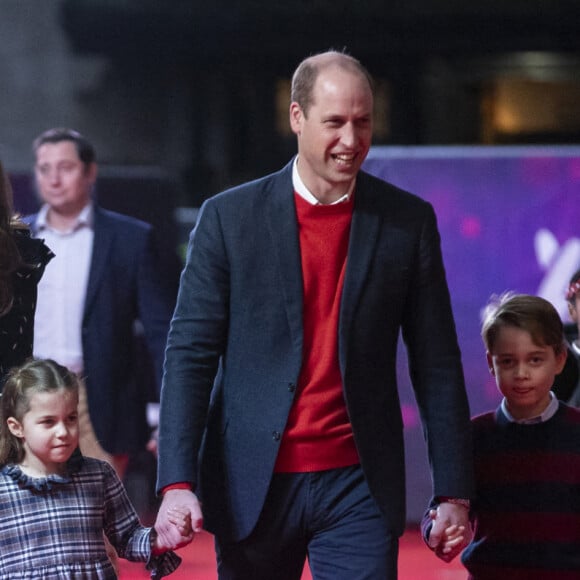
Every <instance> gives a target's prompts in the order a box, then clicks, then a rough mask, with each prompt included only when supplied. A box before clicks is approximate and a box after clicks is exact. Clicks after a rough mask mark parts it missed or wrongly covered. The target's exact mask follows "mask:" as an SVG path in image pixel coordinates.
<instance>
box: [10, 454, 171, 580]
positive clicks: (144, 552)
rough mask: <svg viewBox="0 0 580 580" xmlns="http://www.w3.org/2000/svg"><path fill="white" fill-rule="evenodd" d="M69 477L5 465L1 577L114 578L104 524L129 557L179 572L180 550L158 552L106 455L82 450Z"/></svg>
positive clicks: (158, 572) (163, 571)
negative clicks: (95, 456) (29, 472)
mask: <svg viewBox="0 0 580 580" xmlns="http://www.w3.org/2000/svg"><path fill="white" fill-rule="evenodd" d="M67 465H68V468H69V469H68V474H67V475H66V476H65V477H61V476H58V475H50V476H48V477H45V478H32V477H29V476H27V475H25V474H24V473H23V472H22V471H21V469H20V468H19V467H18V466H17V465H6V466H4V467H3V468H2V470H1V471H0V578H3V579H4V578H9V579H10V580H18V579H21V578H36V579H38V578H43V579H61V580H65V579H66V580H80V579H82V580H93V579H94V580H114V579H116V578H117V576H116V574H115V571H114V569H113V566H112V565H111V563H110V561H109V558H108V557H107V552H106V549H105V543H104V541H103V532H104V533H105V534H106V535H107V537H108V538H109V540H110V542H111V544H112V545H113V546H114V547H115V549H116V550H117V552H118V554H119V556H120V557H121V558H125V559H127V560H131V561H133V562H146V567H147V569H148V570H150V571H151V577H152V578H162V577H163V576H166V575H167V574H170V573H171V572H173V571H174V570H175V569H176V568H177V566H178V565H179V563H180V562H181V559H180V558H179V556H177V555H176V554H175V553H173V552H166V553H165V554H162V555H160V556H155V557H153V556H152V555H151V541H150V540H151V537H150V535H151V528H145V527H143V526H142V525H141V523H140V522H139V518H138V516H137V514H136V512H135V510H134V508H133V506H132V505H131V502H130V500H129V498H128V497H127V493H126V491H125V489H124V487H123V484H122V483H121V481H120V480H119V478H118V477H117V474H116V473H115V471H114V470H113V468H112V467H111V466H110V465H109V464H108V463H105V462H104V461H100V460H98V459H93V458H89V457H82V456H81V455H80V454H77V453H75V454H74V455H73V457H71V459H70V460H69V462H68V464H67Z"/></svg>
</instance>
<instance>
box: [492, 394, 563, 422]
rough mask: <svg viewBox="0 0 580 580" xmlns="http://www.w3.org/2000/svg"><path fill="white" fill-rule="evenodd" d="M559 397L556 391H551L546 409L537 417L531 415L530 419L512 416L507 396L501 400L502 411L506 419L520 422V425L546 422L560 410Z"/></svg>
mask: <svg viewBox="0 0 580 580" xmlns="http://www.w3.org/2000/svg"><path fill="white" fill-rule="evenodd" d="M558 405H559V403H558V399H556V397H555V396H554V393H553V392H552V391H550V402H549V403H548V406H547V407H546V408H545V409H544V411H543V412H542V413H541V414H540V415H538V416H537V417H530V418H529V419H516V418H515V417H513V416H512V414H511V413H510V412H509V411H508V408H507V401H506V399H505V397H504V398H503V400H502V402H501V410H502V413H503V414H504V415H505V417H506V419H507V420H508V421H509V422H510V423H518V424H519V425H533V424H535V423H545V422H546V421H548V420H549V419H551V418H552V417H553V416H554V415H555V414H556V411H557V410H558Z"/></svg>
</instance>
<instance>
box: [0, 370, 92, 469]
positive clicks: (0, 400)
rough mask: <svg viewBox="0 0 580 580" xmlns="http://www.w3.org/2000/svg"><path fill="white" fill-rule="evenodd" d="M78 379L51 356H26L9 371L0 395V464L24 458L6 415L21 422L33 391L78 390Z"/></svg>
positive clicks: (21, 447) (18, 440) (20, 441)
mask: <svg viewBox="0 0 580 580" xmlns="http://www.w3.org/2000/svg"><path fill="white" fill-rule="evenodd" d="M79 381H80V379H79V378H78V377H77V375H75V374H74V373H73V372H72V371H69V370H68V369H67V368H66V367H64V366H62V365H59V364H58V363H56V362H55V361H53V360H51V359H45V360H29V361H27V362H25V363H24V364H23V365H22V366H20V367H16V368H14V369H12V370H11V371H10V373H9V374H8V378H7V379H6V382H5V383H4V388H3V389H2V396H1V397H0V417H1V423H0V465H5V464H7V463H20V462H21V461H22V460H23V459H24V445H23V443H22V439H20V438H19V437H15V436H14V435H13V434H12V433H11V432H10V429H9V428H8V424H7V420H8V418H9V417H14V418H15V419H16V420H17V421H19V422H22V419H23V418H24V415H26V413H27V412H28V411H29V410H30V399H31V398H32V395H34V394H36V393H49V392H53V391H58V390H59V389H65V390H67V391H72V392H76V393H78V391H79Z"/></svg>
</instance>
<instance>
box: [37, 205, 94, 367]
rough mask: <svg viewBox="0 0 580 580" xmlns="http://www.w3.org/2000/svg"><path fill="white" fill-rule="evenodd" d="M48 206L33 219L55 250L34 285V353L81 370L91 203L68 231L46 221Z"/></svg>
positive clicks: (89, 258)
mask: <svg viewBox="0 0 580 580" xmlns="http://www.w3.org/2000/svg"><path fill="white" fill-rule="evenodd" d="M47 213H48V206H43V207H42V209H41V210H40V212H39V214H38V218H37V222H36V224H37V234H36V236H37V237H39V238H43V239H44V240H45V243H46V245H47V246H48V247H49V248H50V249H51V250H52V251H53V252H54V253H55V256H56V257H55V258H54V259H53V260H52V261H51V262H50V264H48V266H47V268H46V270H45V272H44V275H43V277H42V279H41V280H40V283H39V284H38V302H37V305H36V314H35V317H34V346H33V351H34V356H35V357H36V358H52V359H54V360H55V361H56V362H58V363H60V364H62V365H65V366H67V367H68V368H69V369H71V370H72V371H74V372H77V373H80V372H82V370H83V366H84V365H83V347H82V334H81V329H82V320H83V312H84V307H85V296H86V293H87V285H88V280H89V270H90V265H91V258H92V253H93V239H94V230H93V206H92V204H89V205H87V206H86V207H85V208H84V209H83V210H82V211H81V213H80V214H79V216H78V218H77V221H76V224H75V225H74V226H73V227H72V228H71V229H70V230H69V231H64V232H62V231H57V230H55V229H54V228H51V227H50V225H49V224H48V222H47V219H46V218H47Z"/></svg>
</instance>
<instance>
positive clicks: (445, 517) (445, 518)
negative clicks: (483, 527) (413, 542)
mask: <svg viewBox="0 0 580 580" xmlns="http://www.w3.org/2000/svg"><path fill="white" fill-rule="evenodd" d="M429 517H430V518H431V519H432V520H433V525H432V527H431V532H430V534H429V540H428V543H429V546H430V547H431V548H432V549H433V550H434V551H435V554H436V555H437V557H439V558H441V560H443V561H444V562H451V560H453V559H454V558H455V557H456V556H457V555H458V554H460V553H461V551H462V550H463V548H465V547H466V546H467V544H469V542H470V541H471V538H472V531H471V524H470V523H469V513H468V509H467V508H466V507H464V506H462V505H458V504H452V503H448V502H442V503H440V504H439V505H438V506H437V508H436V509H431V510H430V511H429Z"/></svg>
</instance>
